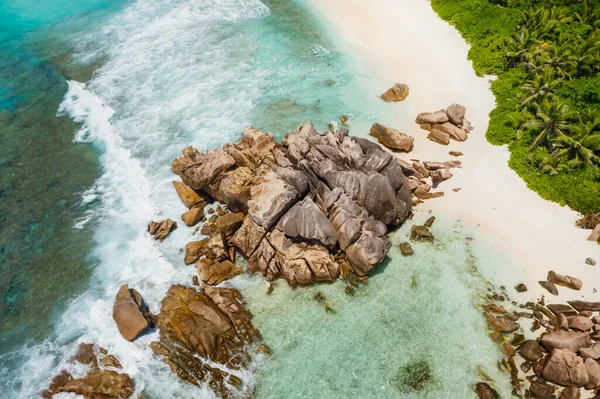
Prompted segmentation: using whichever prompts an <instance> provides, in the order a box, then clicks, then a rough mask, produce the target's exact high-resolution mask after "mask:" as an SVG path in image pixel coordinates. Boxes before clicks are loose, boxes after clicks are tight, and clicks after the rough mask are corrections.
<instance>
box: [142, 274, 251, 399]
mask: <svg viewBox="0 0 600 399" xmlns="http://www.w3.org/2000/svg"><path fill="white" fill-rule="evenodd" d="M240 300H241V296H240V295H239V292H237V290H233V289H224V288H216V287H213V288H209V287H206V288H205V290H204V291H196V290H195V289H194V288H187V287H183V286H180V285H174V286H172V287H171V288H170V289H169V291H168V293H167V296H166V297H165V298H164V299H163V301H162V307H161V312H160V315H159V317H158V321H157V328H158V329H159V331H160V342H153V343H152V344H151V345H150V347H151V348H152V350H153V351H154V352H155V353H156V354H157V355H159V356H162V357H163V358H164V361H165V362H166V363H167V364H168V365H169V366H170V368H171V370H172V371H173V372H175V373H176V374H177V375H178V376H179V377H180V378H182V379H184V380H186V381H189V382H190V383H192V384H195V385H199V382H200V381H204V382H207V383H208V384H209V386H210V387H211V388H212V389H213V390H214V391H215V392H217V393H218V394H219V395H221V396H222V397H229V396H231V393H230V392H229V388H228V387H227V386H226V384H225V380H226V379H227V378H228V377H229V374H228V373H227V372H226V371H224V370H221V369H219V368H216V367H212V366H210V365H209V364H208V362H206V360H205V359H210V360H211V361H213V362H216V363H220V364H224V365H227V366H229V367H230V368H236V369H237V368H240V366H243V365H245V364H246V363H247V361H248V359H247V356H246V355H245V353H244V345H245V344H246V343H251V342H253V341H255V340H257V339H259V337H260V336H259V334H258V332H257V331H256V330H255V329H254V327H253V326H252V323H251V322H250V315H249V314H248V313H247V312H246V311H245V309H243V307H242V305H241V303H240Z"/></svg>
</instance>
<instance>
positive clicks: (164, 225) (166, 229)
mask: <svg viewBox="0 0 600 399" xmlns="http://www.w3.org/2000/svg"><path fill="white" fill-rule="evenodd" d="M176 228H177V223H175V222H174V221H172V220H171V219H167V220H163V221H162V222H154V221H152V222H150V223H148V233H150V235H152V236H154V239H156V240H161V241H163V240H164V239H165V238H167V236H168V235H169V234H170V233H171V232H172V231H173V230H175V229H176Z"/></svg>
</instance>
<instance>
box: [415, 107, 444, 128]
mask: <svg viewBox="0 0 600 399" xmlns="http://www.w3.org/2000/svg"><path fill="white" fill-rule="evenodd" d="M449 120H450V118H448V114H446V110H443V109H442V110H439V111H437V112H423V113H421V114H419V115H417V118H416V119H415V122H416V123H417V124H418V125H422V124H425V123H428V124H430V125H437V124H440V123H446V122H448V121H449Z"/></svg>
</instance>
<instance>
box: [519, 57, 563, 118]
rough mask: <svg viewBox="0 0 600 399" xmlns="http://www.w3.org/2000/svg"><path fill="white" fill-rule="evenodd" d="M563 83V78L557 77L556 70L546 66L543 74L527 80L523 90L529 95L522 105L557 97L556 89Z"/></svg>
mask: <svg viewBox="0 0 600 399" xmlns="http://www.w3.org/2000/svg"><path fill="white" fill-rule="evenodd" d="M561 83H562V79H560V78H556V76H555V74H554V70H552V69H551V68H548V67H546V68H545V69H543V72H542V73H541V74H538V75H535V76H534V77H533V79H531V80H529V81H527V82H526V83H525V86H524V87H523V90H525V91H526V92H527V93H528V96H527V97H525V99H524V100H523V101H522V102H521V107H523V108H524V107H527V106H528V105H529V104H531V103H537V104H539V103H541V102H542V101H543V100H545V99H550V100H553V99H554V98H555V95H554V90H556V88H557V87H558V85H560V84H561Z"/></svg>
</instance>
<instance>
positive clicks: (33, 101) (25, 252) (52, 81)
mask: <svg viewBox="0 0 600 399" xmlns="http://www.w3.org/2000/svg"><path fill="white" fill-rule="evenodd" d="M118 4H119V2H114V1H112V2H111V1H106V0H104V1H98V0H97V1H87V2H86V1H84V2H82V1H67V2H60V4H58V3H57V2H50V1H35V2H32V1H3V2H1V3H0V26H1V29H0V352H4V350H5V348H10V347H12V346H14V345H17V344H20V343H21V344H22V343H23V342H24V341H25V340H27V339H42V338H43V337H44V336H45V335H46V334H47V332H48V331H49V329H50V324H51V318H52V314H53V313H54V312H56V311H57V310H58V309H60V306H61V305H62V304H64V303H65V301H66V300H68V298H70V297H71V296H72V295H73V294H74V293H76V292H79V291H81V290H82V289H83V285H84V284H85V282H86V280H87V278H88V276H89V273H90V263H89V261H88V260H87V259H86V255H87V253H88V251H89V246H90V243H91V238H92V231H91V229H89V228H84V229H75V228H74V227H73V226H74V221H75V220H76V219H77V218H79V217H81V216H83V214H84V212H85V210H86V207H85V206H83V205H82V203H81V196H80V194H81V193H82V192H83V191H84V190H86V189H88V188H89V187H90V185H92V184H93V182H94V180H95V179H96V178H97V176H98V166H99V165H98V162H97V154H96V153H95V151H93V149H92V148H91V146H84V145H80V144H79V145H78V144H74V143H73V134H74V132H75V131H76V129H77V126H76V125H75V124H74V123H73V121H72V120H70V119H69V118H57V117H56V111H57V109H58V106H59V104H60V102H61V101H62V99H63V97H64V94H65V93H66V90H67V83H66V81H65V78H64V72H66V71H69V70H70V65H69V63H70V59H69V58H70V57H69V53H70V51H71V49H72V44H71V43H65V42H63V41H62V40H61V36H62V33H63V32H64V31H65V30H71V29H78V27H79V28H81V27H82V26H90V24H94V23H96V22H100V20H101V17H102V16H104V15H106V13H107V12H109V10H108V9H107V7H109V6H110V7H111V8H112V9H116V8H117V6H118ZM90 74H91V70H90V68H85V67H81V68H78V75H79V76H80V77H84V76H89V75H90Z"/></svg>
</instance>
